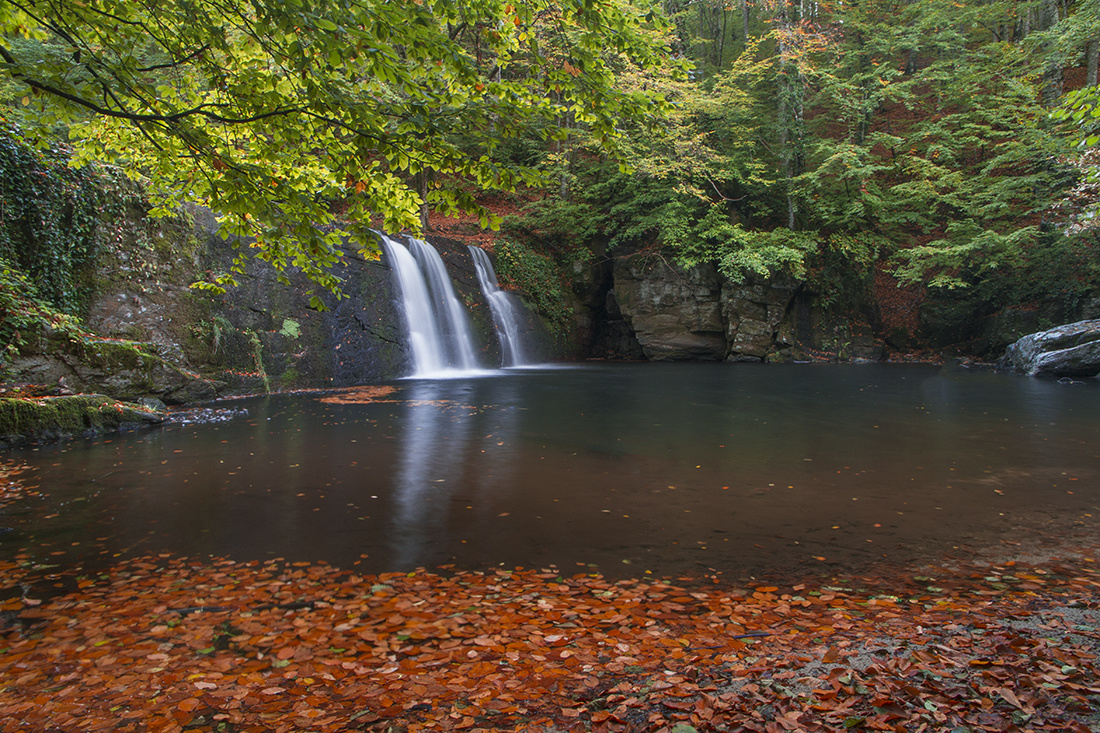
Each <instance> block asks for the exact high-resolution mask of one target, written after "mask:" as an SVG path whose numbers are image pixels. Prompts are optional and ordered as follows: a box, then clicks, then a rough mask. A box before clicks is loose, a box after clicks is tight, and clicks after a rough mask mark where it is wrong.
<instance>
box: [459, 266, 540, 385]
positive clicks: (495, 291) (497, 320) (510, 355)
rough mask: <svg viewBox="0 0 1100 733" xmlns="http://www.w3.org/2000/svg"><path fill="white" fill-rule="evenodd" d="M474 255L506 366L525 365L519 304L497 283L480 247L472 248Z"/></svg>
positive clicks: (494, 272) (478, 277)
mask: <svg viewBox="0 0 1100 733" xmlns="http://www.w3.org/2000/svg"><path fill="white" fill-rule="evenodd" d="M469 249H470V256H471V257H473V260H474V267H475V268H477V281H478V282H479V283H480V284H481V292H482V293H484V294H485V299H486V300H487V301H489V310H490V311H492V314H493V324H494V325H495V326H496V330H497V336H498V337H499V338H500V350H501V352H502V355H503V360H504V366H506V367H509V366H521V365H523V364H526V363H527V359H526V357H525V356H524V353H523V343H522V342H521V340H520V321H519V306H518V305H517V304H516V303H515V296H513V295H512V294H511V293H506V292H504V291H503V290H501V289H500V284H499V283H498V282H497V274H496V271H495V270H493V263H492V261H491V260H490V259H489V255H487V254H485V251H484V250H483V249H481V248H480V247H474V246H473V245H469Z"/></svg>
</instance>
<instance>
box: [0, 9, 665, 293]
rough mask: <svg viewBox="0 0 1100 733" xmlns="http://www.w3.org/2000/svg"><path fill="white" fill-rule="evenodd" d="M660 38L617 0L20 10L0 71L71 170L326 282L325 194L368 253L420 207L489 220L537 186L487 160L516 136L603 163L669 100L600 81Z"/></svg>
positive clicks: (417, 218)
mask: <svg viewBox="0 0 1100 733" xmlns="http://www.w3.org/2000/svg"><path fill="white" fill-rule="evenodd" d="M661 28H662V21H661V19H660V17H659V16H658V15H657V14H655V13H654V12H652V11H648V10H639V9H636V8H634V7H632V6H630V5H628V4H624V3H621V2H612V1H610V0H569V1H568V2H562V3H551V2H548V1H547V0H508V1H504V0H285V1H281V2H269V1H268V2H264V1H262V0H253V2H249V3H229V2H223V1H222V0H155V1H154V0H89V1H88V2H79V3H76V2H65V1H62V0H16V1H14V2H7V3H4V4H3V5H2V6H0V34H2V36H3V38H2V43H0V57H2V61H3V63H2V64H0V74H2V75H3V76H4V77H6V81H7V86H8V87H9V91H10V87H11V85H12V84H16V85H18V87H17V88H18V89H20V90H21V93H22V97H21V98H20V99H19V102H20V104H17V105H16V106H17V108H18V107H21V108H22V109H18V110H17V112H16V114H15V115H13V116H16V117H17V122H19V124H20V126H21V127H22V129H23V131H24V135H25V137H27V138H28V139H31V140H35V139H38V140H43V141H45V140H47V139H48V138H49V136H50V133H54V134H56V133H58V132H61V133H64V134H67V136H68V140H69V142H70V144H71V145H72V147H73V151H74V158H73V159H74V162H75V163H77V164H79V163H82V162H89V161H110V162H114V163H116V164H118V165H119V166H121V167H122V168H123V169H124V170H125V171H126V172H127V173H128V174H129V175H131V176H132V177H142V178H145V179H147V180H148V182H149V185H150V187H151V192H152V195H153V196H154V201H155V202H156V204H157V207H156V209H155V210H156V211H161V212H164V211H167V210H168V209H169V208H170V207H172V206H173V205H175V204H176V203H178V202H180V201H184V200H186V201H194V202H199V203H203V204H205V205H207V206H209V207H210V208H212V209H214V210H215V211H217V212H219V213H220V214H221V215H222V231H223V234H224V235H225V236H227V237H230V236H232V237H240V238H242V239H247V240H248V241H250V242H251V248H252V251H253V254H255V255H256V256H258V257H260V258H262V259H264V260H266V261H268V262H270V263H271V264H272V265H274V266H275V267H276V268H278V269H279V270H280V271H281V272H285V271H287V270H288V269H290V268H297V269H299V270H301V271H303V272H304V273H305V274H307V275H308V276H309V277H310V278H312V279H313V280H314V281H316V282H317V283H319V284H320V285H322V286H325V287H328V288H336V287H337V286H338V282H337V279H336V277H335V276H334V275H333V274H332V272H331V270H330V267H331V266H332V265H333V264H334V263H335V262H336V261H338V259H339V258H340V256H341V255H340V249H339V248H338V245H339V243H340V240H341V235H342V234H344V233H345V232H344V231H343V230H342V229H341V228H340V226H338V224H339V222H338V220H337V218H336V216H335V215H334V213H333V211H334V205H336V204H339V205H340V207H346V213H345V215H344V216H343V217H341V220H342V221H344V220H346V221H347V222H350V225H348V226H347V227H346V228H347V232H346V233H347V234H350V235H351V236H352V237H353V240H354V241H355V242H357V243H358V244H359V245H360V246H361V247H363V248H364V249H366V250H370V249H372V248H373V237H372V235H371V231H370V227H371V226H372V225H374V226H379V227H381V228H384V229H386V230H388V231H401V230H411V231H414V232H415V231H419V230H420V227H421V214H422V211H423V210H424V209H425V208H426V207H431V208H433V209H435V210H437V211H441V212H444V213H456V212H460V211H461V212H476V213H478V214H479V215H480V217H481V220H482V223H483V224H484V225H491V224H492V221H491V217H490V215H489V212H487V211H486V210H485V209H483V208H481V207H480V206H479V205H478V203H477V201H476V199H475V195H474V194H475V192H477V191H478V190H483V189H510V188H512V187H514V186H516V185H517V184H521V183H534V182H537V181H538V180H540V175H539V171H538V170H536V169H535V168H534V167H530V166H524V165H517V164H516V163H515V161H502V160H500V159H499V156H497V155H496V152H497V150H498V148H499V147H500V146H501V144H502V143H503V142H504V141H506V140H508V139H510V138H515V137H516V136H519V135H528V136H531V135H533V136H536V137H539V138H542V139H550V138H555V137H560V136H562V135H564V134H566V133H565V132H564V127H565V126H566V125H568V126H572V127H576V126H581V127H584V128H585V129H586V130H587V131H588V132H589V133H590V134H591V136H592V139H593V140H594V141H595V142H596V143H597V144H598V145H599V146H600V148H601V149H602V150H603V151H605V152H607V153H611V154H617V153H618V152H619V151H620V147H621V143H622V140H621V128H622V120H624V119H629V120H633V121H635V122H637V121H640V120H646V119H648V118H651V117H653V116H655V115H660V114H661V113H662V111H663V109H664V103H663V102H662V100H661V99H660V98H659V97H658V96H657V95H656V94H655V93H653V92H651V91H646V90H644V89H629V90H624V89H621V88H619V87H617V86H616V84H615V73H616V72H617V71H620V70H622V69H626V68H634V67H637V68H646V69H656V68H660V67H662V66H667V65H669V64H672V63H673V62H672V61H671V59H670V55H669V49H668V48H667V46H666V45H665V44H664V42H663V40H662V36H661V34H660V30H661ZM244 260H245V257H244V255H243V254H239V256H238V258H237V268H236V269H238V270H239V269H240V267H241V266H243V263H244ZM218 282H219V283H220V284H227V283H233V282H234V278H233V275H232V273H225V274H223V275H222V276H221V277H220V278H219V280H218ZM317 302H319V301H317Z"/></svg>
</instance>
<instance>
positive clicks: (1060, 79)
mask: <svg viewBox="0 0 1100 733" xmlns="http://www.w3.org/2000/svg"><path fill="white" fill-rule="evenodd" d="M1039 12H1040V16H1039V30H1044V31H1045V30H1049V29H1050V28H1053V27H1054V26H1055V24H1056V23H1057V22H1058V20H1059V17H1060V15H1061V13H1060V12H1059V7H1058V2H1057V0H1045V2H1044V3H1043V7H1042V8H1041V9H1040V11H1039ZM1043 46H1044V50H1045V51H1046V52H1047V53H1050V52H1051V51H1052V49H1051V48H1049V46H1050V44H1049V43H1044V44H1043ZM1064 81H1065V74H1064V73H1063V69H1062V65H1061V64H1060V63H1058V60H1057V59H1051V60H1050V61H1049V62H1048V64H1047V67H1046V69H1045V70H1044V71H1043V90H1042V94H1043V106H1045V107H1053V106H1054V105H1056V104H1057V103H1058V99H1059V97H1061V96H1062V91H1063V83H1064Z"/></svg>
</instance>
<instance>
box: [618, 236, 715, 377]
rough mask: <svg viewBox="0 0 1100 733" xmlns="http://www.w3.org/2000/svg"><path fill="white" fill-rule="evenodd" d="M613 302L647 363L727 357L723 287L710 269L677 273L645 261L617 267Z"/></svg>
mask: <svg viewBox="0 0 1100 733" xmlns="http://www.w3.org/2000/svg"><path fill="white" fill-rule="evenodd" d="M614 277H615V301H616V302H617V303H618V307H619V310H620V312H621V313H622V316H623V319H624V320H625V321H626V322H627V324H629V326H630V328H631V329H632V330H633V332H634V335H635V337H636V338H637V339H638V343H639V344H641V347H642V351H643V353H644V354H645V356H646V358H647V359H650V360H653V361H676V360H687V359H691V360H714V361H720V360H722V359H724V358H725V356H726V337H725V324H724V323H723V321H722V307H721V296H722V284H721V282H720V280H719V278H718V271H717V269H716V268H715V267H714V265H712V264H702V265H697V266H696V267H692V268H691V269H686V270H685V269H682V268H679V267H673V266H672V265H670V264H668V263H667V262H666V261H665V260H664V259H662V258H657V257H654V258H647V257H645V256H643V255H635V256H633V257H625V258H621V259H618V260H616V261H615V272H614Z"/></svg>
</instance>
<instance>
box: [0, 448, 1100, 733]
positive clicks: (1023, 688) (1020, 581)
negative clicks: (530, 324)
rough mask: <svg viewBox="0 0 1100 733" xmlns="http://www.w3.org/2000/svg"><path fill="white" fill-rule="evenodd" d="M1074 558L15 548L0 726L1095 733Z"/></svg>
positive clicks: (1061, 535)
mask: <svg viewBox="0 0 1100 733" xmlns="http://www.w3.org/2000/svg"><path fill="white" fill-rule="evenodd" d="M18 478H19V473H18V470H17V467H16V466H14V464H12V465H9V464H3V465H0V508H2V507H5V506H7V505H12V504H16V503H18V502H21V501H25V500H28V499H30V498H33V497H34V496H35V492H34V491H33V490H29V489H28V488H27V487H25V486H24V485H23V483H22V482H20V481H19V480H18ZM1074 526H1075V525H1074ZM1048 530H1049V527H1048ZM1024 535H1028V536H1031V540H1030V541H1028V539H1027V537H1026V536H1024ZM1032 535H1033V536H1032ZM1055 535H1056V536H1055ZM1097 557H1100V544H1097V543H1096V542H1095V535H1094V534H1093V532H1092V531H1091V530H1090V529H1089V528H1087V527H1077V528H1076V529H1074V528H1073V527H1071V526H1068V525H1067V527H1066V528H1065V531H1063V532H1056V533H1055V532H1051V531H1046V532H1041V533H1040V532H1034V531H1033V532H1028V533H1021V536H1014V537H1012V538H1011V539H1009V538H1001V540H1000V542H998V543H997V544H996V545H994V546H992V549H990V548H986V549H985V550H979V551H974V552H969V553H967V554H959V555H957V556H954V557H952V558H941V559H939V560H937V561H933V562H920V563H911V564H903V563H898V562H894V563H889V564H886V565H870V566H866V567H862V568H861V569H859V570H858V571H855V570H853V571H850V572H847V573H846V572H845V571H844V570H841V569H839V568H832V569H831V570H829V571H819V572H817V573H816V574H815V573H811V572H809V571H805V570H803V571H799V573H800V574H799V575H794V576H790V577H783V578H780V577H779V576H776V575H772V576H768V577H766V578H765V577H760V578H759V579H749V578H746V579H743V580H740V581H732V580H723V579H720V578H719V576H717V575H715V576H702V577H690V578H689V577H685V578H678V579H668V578H665V579H657V578H653V577H646V578H644V579H631V578H627V579H611V578H607V577H604V576H600V575H596V574H591V573H582V574H575V575H570V574H569V573H567V572H566V571H563V570H559V569H558V568H547V569H541V570H524V569H515V570H501V569H494V570H489V571H482V572H473V571H459V570H455V569H453V568H441V569H439V570H437V571H434V572H430V571H425V570H417V571H415V572H410V573H387V574H382V575H360V574H355V573H353V572H348V571H347V570H343V569H340V568H336V567H333V566H330V565H327V564H324V563H300V562H285V561H281V560H273V561H270V562H263V563H260V562H234V561H232V560H228V559H217V558H213V559H211V558H205V559H189V558H180V557H173V556H170V555H154V556H149V557H139V558H132V559H120V560H118V561H117V562H116V563H115V564H113V565H110V566H108V567H105V568H103V567H101V568H99V569H97V570H95V571H91V572H88V573H87V574H81V571H80V569H79V568H60V567H58V566H56V565H49V564H43V561H42V560H41V559H37V558H33V557H31V556H30V555H26V554H24V555H19V556H16V557H15V558H13V559H9V560H0V731H2V732H3V733H15V732H16V731H20V732H23V731H35V732H36V733H37V732H48V731H64V732H65V733H68V732H70V731H125V732H135V733H136V732H137V731H224V732H243V731H256V732H260V731H287V732H290V731H294V732H295V733H301V732H305V731H311V732H314V733H330V732H334V731H419V730H462V731H467V730H470V731H474V730H532V731H588V730H592V731H662V730H663V731H669V732H670V733H672V732H675V733H690V731H710V730H730V731H738V730H745V731H821V730H828V731H833V730H886V731H891V730H892V731H906V732H912V731H922V730H928V731H958V732H961V731H986V730H988V731H1038V730H1058V731H1100V682H1098V680H1100V664H1098V654H1100V563H1098V562H1097V561H1096V558H1097Z"/></svg>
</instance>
